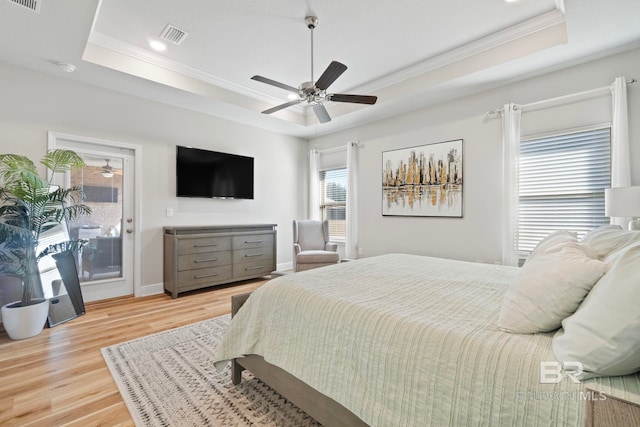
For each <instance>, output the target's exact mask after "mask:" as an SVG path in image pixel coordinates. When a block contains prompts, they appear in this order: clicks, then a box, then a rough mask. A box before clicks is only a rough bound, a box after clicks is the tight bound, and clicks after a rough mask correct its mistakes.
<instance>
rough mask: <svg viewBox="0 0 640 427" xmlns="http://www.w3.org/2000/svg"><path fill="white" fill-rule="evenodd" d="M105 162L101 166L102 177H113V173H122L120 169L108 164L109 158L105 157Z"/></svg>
mask: <svg viewBox="0 0 640 427" xmlns="http://www.w3.org/2000/svg"><path fill="white" fill-rule="evenodd" d="M105 162H107V163H106V164H105V165H104V166H102V171H101V172H100V173H101V175H102V176H103V177H104V178H113V175H114V174H115V175H122V170H121V169H116V168H114V167H113V166H111V165H110V164H109V159H105Z"/></svg>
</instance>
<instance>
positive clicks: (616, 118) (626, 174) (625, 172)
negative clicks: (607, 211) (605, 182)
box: [611, 77, 631, 228]
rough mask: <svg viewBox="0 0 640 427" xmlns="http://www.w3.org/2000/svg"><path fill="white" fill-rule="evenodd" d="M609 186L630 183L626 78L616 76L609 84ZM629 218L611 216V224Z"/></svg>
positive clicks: (624, 224)
mask: <svg viewBox="0 0 640 427" xmlns="http://www.w3.org/2000/svg"><path fill="white" fill-rule="evenodd" d="M611 98H612V101H613V109H612V118H611V123H612V125H611V187H628V186H630V185H631V161H630V158H629V119H628V117H627V114H628V113H627V80H626V78H625V77H617V78H616V79H615V81H614V82H613V84H612V85H611ZM628 220H629V218H611V224H617V225H620V226H622V227H623V228H624V227H626V224H627V222H628Z"/></svg>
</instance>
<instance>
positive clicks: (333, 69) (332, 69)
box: [316, 61, 347, 90]
mask: <svg viewBox="0 0 640 427" xmlns="http://www.w3.org/2000/svg"><path fill="white" fill-rule="evenodd" d="M346 70H347V66H346V65H344V64H341V63H339V62H338V61H331V64H329V66H328V67H327V69H326V70H324V73H322V75H321V76H320V78H319V79H318V81H317V82H316V87H317V88H318V89H322V90H325V89H327V88H328V87H329V86H331V83H333V82H335V81H336V79H337V78H338V77H340V76H341V75H342V73H344V72H345V71H346Z"/></svg>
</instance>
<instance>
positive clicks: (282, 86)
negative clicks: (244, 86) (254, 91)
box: [251, 76, 298, 93]
mask: <svg viewBox="0 0 640 427" xmlns="http://www.w3.org/2000/svg"><path fill="white" fill-rule="evenodd" d="M251 80H255V81H257V82H262V83H266V84H268V85H271V86H276V87H279V88H280V89H284V90H288V91H289V92H293V93H298V89H297V88H295V87H293V86H289V85H286V84H284V83H280V82H277V81H275V80H271V79H268V78H266V77H262V76H253V77H251Z"/></svg>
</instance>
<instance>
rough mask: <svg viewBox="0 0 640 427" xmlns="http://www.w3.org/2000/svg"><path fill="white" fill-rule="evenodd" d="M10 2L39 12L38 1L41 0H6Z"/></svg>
mask: <svg viewBox="0 0 640 427" xmlns="http://www.w3.org/2000/svg"><path fill="white" fill-rule="evenodd" d="M8 1H9V2H10V3H15V4H17V5H20V6H23V7H26V8H27V9H31V10H32V11H34V12H36V13H40V2H41V1H42V0H8Z"/></svg>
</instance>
